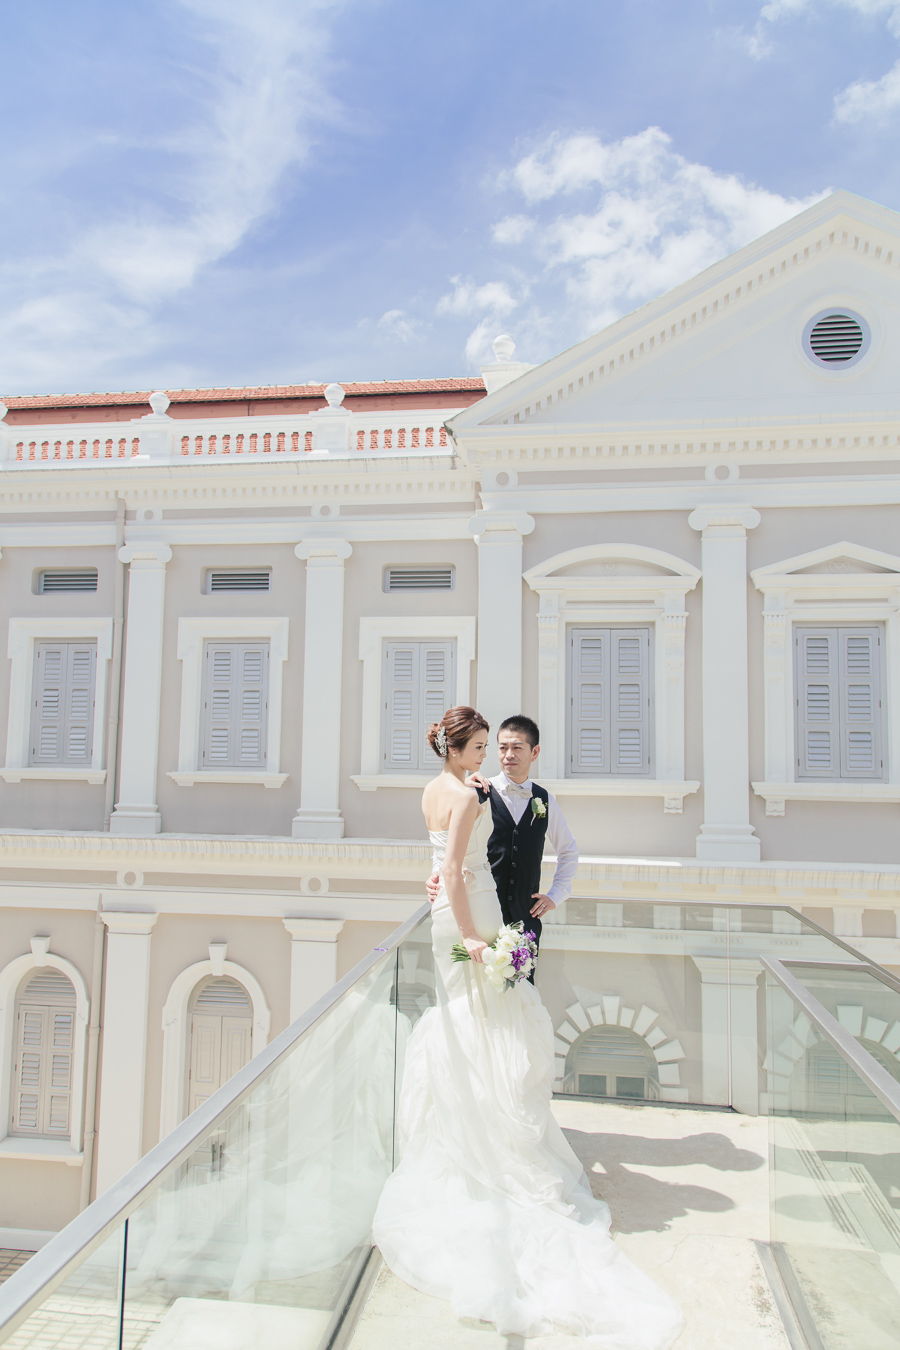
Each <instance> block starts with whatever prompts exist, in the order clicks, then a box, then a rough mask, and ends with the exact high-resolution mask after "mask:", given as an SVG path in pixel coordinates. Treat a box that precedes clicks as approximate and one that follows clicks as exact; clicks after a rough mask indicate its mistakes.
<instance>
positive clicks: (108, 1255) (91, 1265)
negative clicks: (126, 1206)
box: [3, 1222, 143, 1350]
mask: <svg viewBox="0 0 900 1350" xmlns="http://www.w3.org/2000/svg"><path fill="white" fill-rule="evenodd" d="M125 1233H126V1227H125V1223H124V1222H123V1223H122V1224H120V1225H119V1227H118V1228H117V1229H116V1230H115V1232H114V1233H112V1234H110V1236H109V1237H108V1238H107V1239H106V1240H105V1242H103V1243H102V1244H101V1245H100V1246H99V1247H98V1248H97V1250H96V1251H94V1252H92V1253H91V1255H90V1256H88V1257H87V1259H86V1260H84V1261H83V1262H82V1263H81V1264H80V1265H79V1266H78V1267H77V1269H75V1270H73V1271H72V1272H71V1273H70V1274H69V1275H68V1276H67V1277H66V1279H64V1280H63V1282H62V1283H61V1284H60V1285H59V1286H58V1287H57V1288H56V1289H55V1290H54V1291H53V1293H52V1294H50V1295H48V1297H47V1298H46V1299H45V1300H44V1302H43V1303H42V1304H41V1306H40V1307H39V1308H37V1309H35V1311H34V1312H33V1313H31V1315H30V1316H29V1317H28V1318H26V1320H25V1321H24V1322H22V1323H21V1325H20V1326H19V1327H18V1328H17V1329H16V1330H15V1331H14V1332H13V1333H12V1335H10V1336H9V1337H8V1338H7V1339H6V1340H4V1341H3V1345H4V1347H6V1350H57V1347H59V1350H67V1348H68V1347H69V1346H78V1347H81V1346H84V1347H90V1350H119V1345H120V1329H121V1324H122V1270H123V1258H124V1255H125ZM125 1344H126V1345H128V1346H129V1350H130V1347H132V1346H135V1347H136V1346H139V1345H142V1344H143V1336H142V1335H138V1336H137V1337H130V1338H129V1339H128V1340H126V1341H125Z"/></svg>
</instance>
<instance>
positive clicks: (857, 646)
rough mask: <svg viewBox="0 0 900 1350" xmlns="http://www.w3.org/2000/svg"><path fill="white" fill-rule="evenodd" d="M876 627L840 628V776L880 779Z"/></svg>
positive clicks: (881, 767) (879, 711) (878, 653)
mask: <svg viewBox="0 0 900 1350" xmlns="http://www.w3.org/2000/svg"><path fill="white" fill-rule="evenodd" d="M880 641H881V633H880V630H879V629H878V628H875V627H873V628H840V629H839V630H838V660H839V663H840V665H839V669H840V686H841V708H840V716H841V777H842V778H882V777H883V773H884V764H883V752H882V744H881V683H880V674H881V660H880V651H879V644H880Z"/></svg>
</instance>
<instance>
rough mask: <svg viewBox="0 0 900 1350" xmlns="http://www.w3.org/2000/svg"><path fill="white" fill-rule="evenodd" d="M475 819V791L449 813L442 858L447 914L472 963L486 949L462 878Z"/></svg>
mask: <svg viewBox="0 0 900 1350" xmlns="http://www.w3.org/2000/svg"><path fill="white" fill-rule="evenodd" d="M477 819H478V798H477V797H476V795H475V793H474V791H473V792H467V793H466V795H465V797H464V798H461V800H460V801H459V802H458V803H457V804H455V805H454V806H453V807H452V809H451V812H450V828H449V830H448V833H447V849H446V852H445V854H444V888H445V889H446V892H447V899H448V900H449V902H450V910H451V912H452V914H453V917H454V919H455V920H456V926H457V928H458V929H459V931H460V936H461V937H462V940H463V946H464V947H465V949H466V951H467V952H468V953H469V955H470V956H471V958H472V960H473V961H480V960H481V953H482V952H483V951H484V949H485V947H486V946H487V943H486V942H482V940H481V938H480V937H479V936H478V934H477V933H476V932H475V927H474V925H473V923H472V911H471V910H470V909H469V893H468V891H467V890H466V878H465V876H464V874H463V873H464V868H465V861H466V851H467V849H468V847H469V840H470V839H471V837H472V830H473V829H474V827H475V822H476V820H477Z"/></svg>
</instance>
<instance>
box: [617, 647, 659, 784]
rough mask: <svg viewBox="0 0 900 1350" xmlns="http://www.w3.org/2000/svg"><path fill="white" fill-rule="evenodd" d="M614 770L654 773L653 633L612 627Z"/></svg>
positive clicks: (625, 772) (623, 772)
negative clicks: (652, 725) (652, 770)
mask: <svg viewBox="0 0 900 1350" xmlns="http://www.w3.org/2000/svg"><path fill="white" fill-rule="evenodd" d="M610 731H611V737H610V740H611V744H610V760H611V764H610V772H611V773H613V774H616V775H618V774H648V773H649V772H650V632H649V629H646V628H612V629H610Z"/></svg>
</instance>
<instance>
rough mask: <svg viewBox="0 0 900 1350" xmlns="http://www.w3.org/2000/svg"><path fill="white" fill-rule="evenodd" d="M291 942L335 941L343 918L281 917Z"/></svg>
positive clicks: (342, 924)
mask: <svg viewBox="0 0 900 1350" xmlns="http://www.w3.org/2000/svg"><path fill="white" fill-rule="evenodd" d="M281 922H282V923H283V924H284V926H285V928H286V929H287V930H288V932H289V933H290V935H291V941H292V942H337V940H338V937H339V936H340V933H341V929H342V928H343V927H344V923H345V922H346V921H345V920H344V919H282V921H281Z"/></svg>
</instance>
